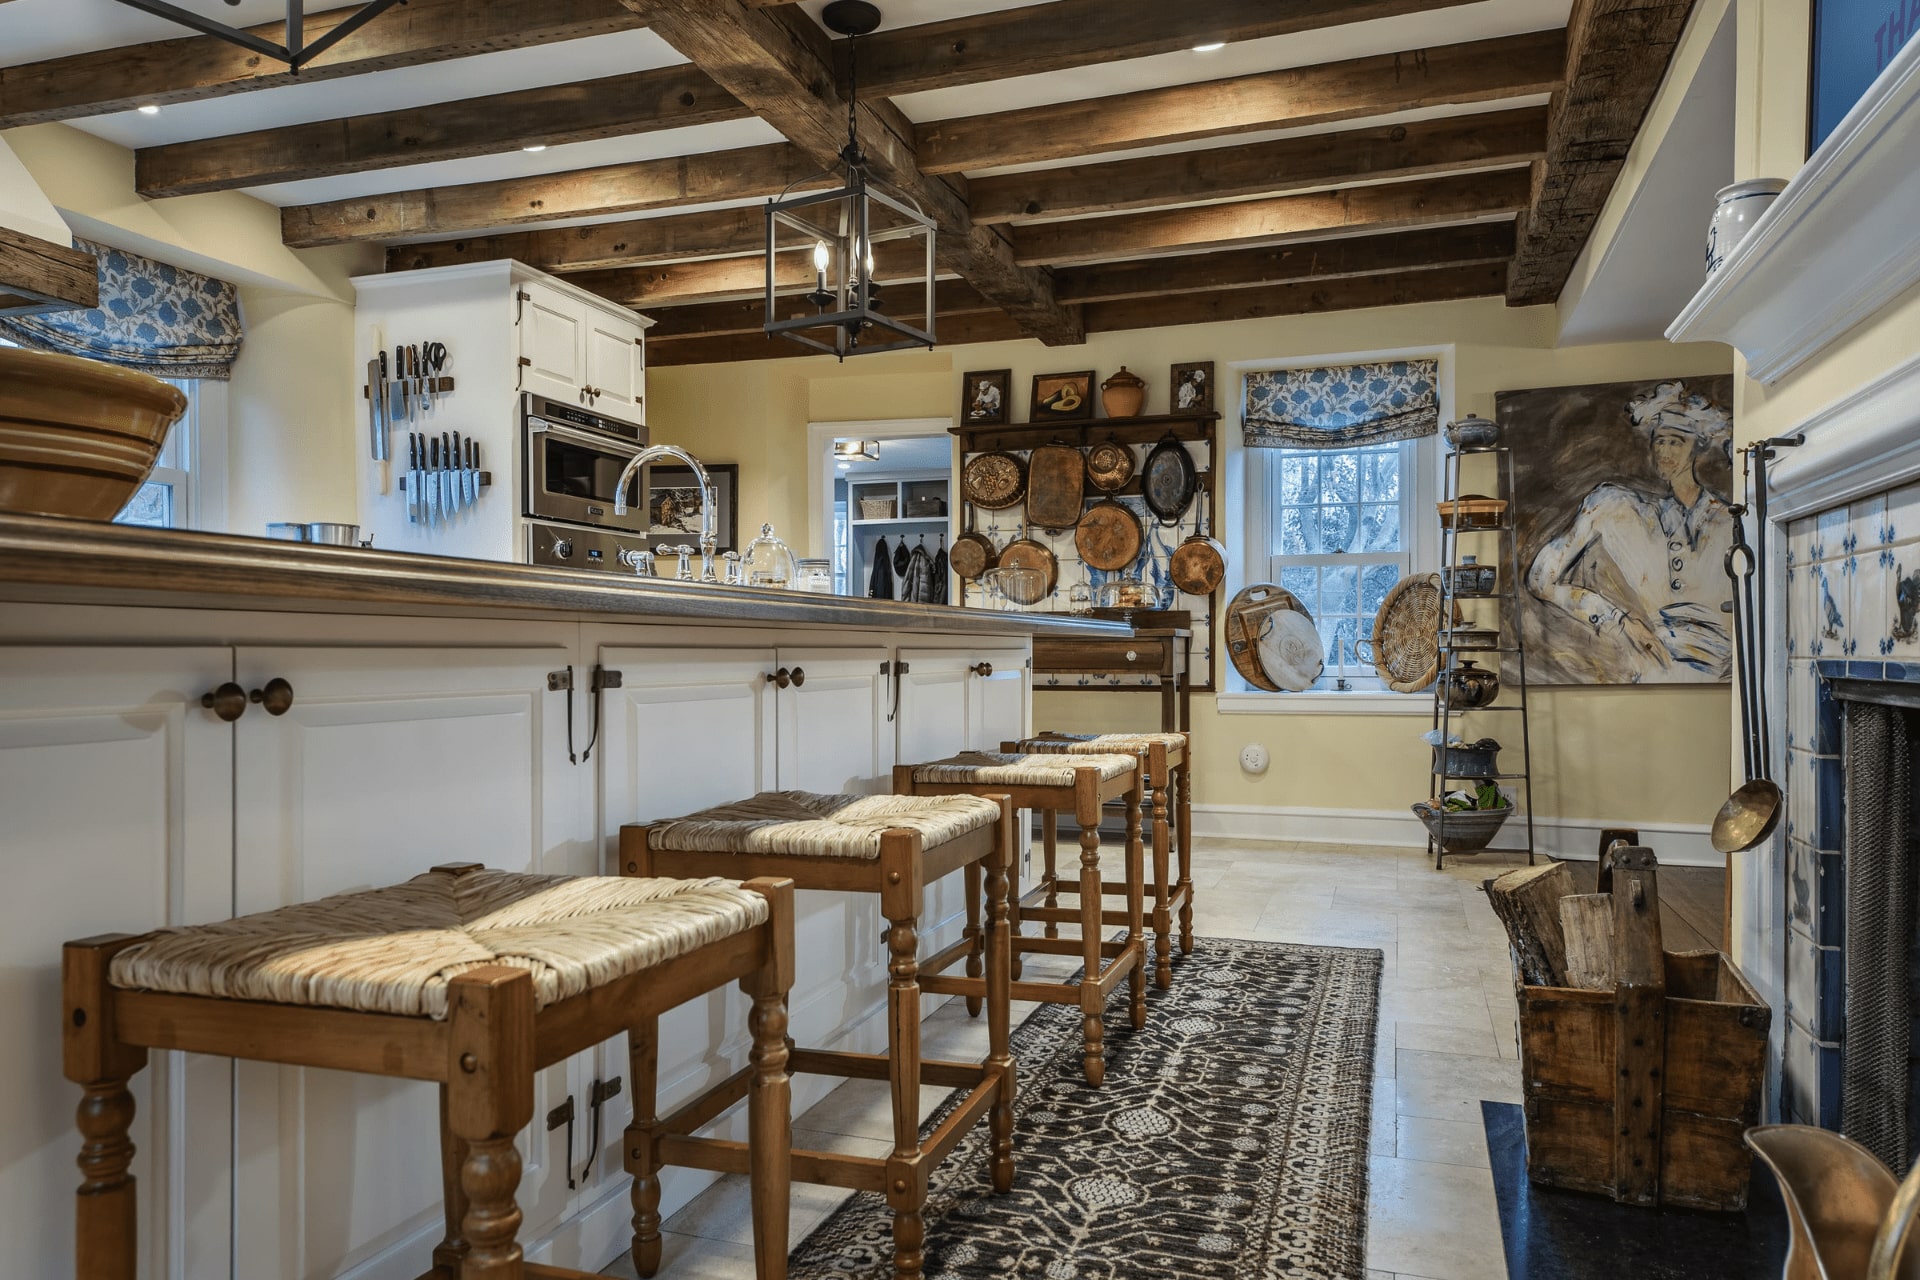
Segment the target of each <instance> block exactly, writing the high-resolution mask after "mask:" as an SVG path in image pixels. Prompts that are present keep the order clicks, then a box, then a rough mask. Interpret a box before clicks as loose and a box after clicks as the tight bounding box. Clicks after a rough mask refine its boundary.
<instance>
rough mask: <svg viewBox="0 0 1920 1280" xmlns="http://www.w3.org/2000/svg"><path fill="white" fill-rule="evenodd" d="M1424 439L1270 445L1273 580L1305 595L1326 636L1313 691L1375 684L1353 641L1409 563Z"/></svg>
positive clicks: (1368, 633) (1364, 632) (1369, 631)
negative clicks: (1306, 446) (1311, 445)
mask: <svg viewBox="0 0 1920 1280" xmlns="http://www.w3.org/2000/svg"><path fill="white" fill-rule="evenodd" d="M1426 453H1427V450H1426V449H1425V448H1423V447H1422V445H1421V443H1420V442H1419V441H1413V440H1407V441H1398V442H1394V443H1390V444H1381V445H1368V446H1364V447H1360V448H1353V449H1276V450H1271V451H1269V452H1268V462H1267V467H1268V472H1269V477H1268V483H1269V491H1268V492H1269V495H1270V498H1269V502H1268V511H1269V513H1270V517H1271V519H1270V526H1269V527H1270V530H1271V544H1272V545H1271V557H1272V563H1271V568H1270V581H1273V582H1277V583H1279V584H1280V585H1281V586H1282V587H1284V588H1286V589H1287V590H1288V591H1291V592H1292V593H1293V594H1294V595H1296V596H1298V597H1299V598H1300V602H1301V603H1302V604H1304V605H1306V607H1307V611H1308V612H1309V613H1311V614H1312V615H1313V619H1314V622H1315V623H1316V624H1317V625H1318V626H1319V629H1320V637H1321V640H1322V642H1323V643H1324V644H1325V646H1326V649H1325V654H1326V670H1325V672H1324V673H1323V674H1322V675H1321V677H1320V680H1319V681H1318V682H1317V683H1316V684H1315V685H1314V688H1315V689H1317V690H1357V689H1378V688H1379V687H1380V685H1379V681H1378V678H1377V677H1376V676H1375V675H1374V671H1373V667H1372V664H1371V663H1369V662H1367V661H1366V660H1365V657H1364V656H1363V651H1362V649H1361V648H1360V647H1358V646H1357V645H1356V642H1357V641H1362V640H1368V639H1370V638H1371V637H1372V635H1373V618H1374V614H1375V613H1377V612H1378V611H1379V609H1380V603H1381V601H1383V600H1385V599H1386V595H1387V592H1388V591H1389V590H1391V589H1392V587H1393V585H1394V584H1395V583H1396V582H1398V581H1400V579H1401V578H1403V577H1405V576H1406V575H1407V574H1409V573H1411V572H1412V571H1413V564H1414V545H1413V544H1414V538H1413V536H1412V534H1413V532H1414V530H1415V529H1416V527H1417V522H1418V519H1419V516H1418V511H1417V508H1416V507H1415V505H1414V501H1413V499H1414V495H1415V492H1416V490H1418V489H1419V488H1420V487H1421V486H1420V485H1419V484H1418V483H1417V480H1416V477H1417V475H1418V472H1419V460H1420V459H1421V458H1422V457H1423V456H1424V455H1425V454H1426Z"/></svg>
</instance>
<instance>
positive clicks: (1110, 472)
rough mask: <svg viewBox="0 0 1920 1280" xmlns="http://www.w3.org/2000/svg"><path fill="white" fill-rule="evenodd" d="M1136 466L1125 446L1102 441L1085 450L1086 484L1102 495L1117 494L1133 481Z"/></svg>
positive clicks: (1131, 454) (1110, 441) (1111, 441)
mask: <svg viewBox="0 0 1920 1280" xmlns="http://www.w3.org/2000/svg"><path fill="white" fill-rule="evenodd" d="M1137 466H1138V464H1137V463H1136V462H1135V460H1134V456H1133V450H1132V449H1131V448H1129V447H1128V446H1127V445H1124V444H1121V443H1120V442H1119V441H1118V440H1107V441H1103V442H1102V443H1100V444H1096V445H1094V446H1093V447H1092V448H1090V449H1088V450H1087V483H1088V484H1090V485H1092V486H1093V487H1094V488H1096V489H1098V490H1100V492H1102V493H1118V492H1119V491H1120V490H1121V489H1124V488H1125V487H1126V484H1127V481H1129V480H1131V479H1133V473H1134V471H1135V470H1136V469H1137Z"/></svg>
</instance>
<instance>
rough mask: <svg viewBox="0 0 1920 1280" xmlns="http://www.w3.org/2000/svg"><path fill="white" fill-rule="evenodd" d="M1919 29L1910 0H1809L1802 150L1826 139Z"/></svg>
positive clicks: (1918, 13)
mask: <svg viewBox="0 0 1920 1280" xmlns="http://www.w3.org/2000/svg"><path fill="white" fill-rule="evenodd" d="M1917 27H1920V5H1915V4H1914V3H1913V0H1813V57H1812V62H1813V67H1812V76H1813V80H1812V84H1811V86H1810V92H1809V93H1808V95H1807V98H1808V102H1807V152H1808V154H1809V155H1811V154H1812V153H1813V152H1814V151H1816V150H1818V149H1819V147H1820V144H1821V143H1823V142H1825V141H1826V140H1827V137H1828V135H1830V134H1831V133H1832V132H1833V131H1834V129H1836V128H1837V127H1839V124H1840V121H1841V120H1843V119H1845V118H1846V114H1847V112H1849V111H1851V110H1853V107H1854V104H1855V103H1857V102H1859V101H1860V99H1861V98H1862V97H1864V96H1865V94H1866V92H1867V90H1868V89H1869V88H1871V87H1872V85H1873V82H1874V81H1875V80H1877V79H1879V78H1880V73H1881V72H1882V71H1885V70H1886V69H1887V65H1888V64H1889V63H1891V62H1892V61H1893V60H1894V57H1895V56H1896V55H1897V54H1899V52H1900V50H1901V49H1903V48H1905V47H1906V45H1907V42H1908V41H1910V40H1912V39H1913V33H1914V30H1915V28H1917Z"/></svg>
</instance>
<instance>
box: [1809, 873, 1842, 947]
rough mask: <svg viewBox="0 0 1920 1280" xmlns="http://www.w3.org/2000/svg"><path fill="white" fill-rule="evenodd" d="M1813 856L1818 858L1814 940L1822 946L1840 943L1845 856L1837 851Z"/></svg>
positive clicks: (1836, 945) (1832, 945)
mask: <svg viewBox="0 0 1920 1280" xmlns="http://www.w3.org/2000/svg"><path fill="white" fill-rule="evenodd" d="M1816 856H1817V857H1818V858H1819V860H1820V878H1819V881H1818V883H1817V884H1816V885H1815V887H1814V904H1815V910H1816V912H1817V920H1816V923H1815V925H1814V930H1813V936H1814V940H1815V941H1817V942H1818V943H1819V944H1820V945H1821V946H1823V947H1839V946H1843V945H1845V943H1846V940H1847V934H1846V923H1847V878H1846V859H1845V857H1844V856H1843V855H1841V854H1838V853H1822V854H1818V855H1816Z"/></svg>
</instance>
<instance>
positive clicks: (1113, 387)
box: [1100, 365, 1147, 418]
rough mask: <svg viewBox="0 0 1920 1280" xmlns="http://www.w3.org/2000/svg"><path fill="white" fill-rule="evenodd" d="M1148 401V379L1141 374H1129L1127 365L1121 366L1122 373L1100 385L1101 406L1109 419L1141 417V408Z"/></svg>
mask: <svg viewBox="0 0 1920 1280" xmlns="http://www.w3.org/2000/svg"><path fill="white" fill-rule="evenodd" d="M1146 399H1147V383H1146V379H1144V378H1142V377H1141V376H1140V375H1139V374H1135V373H1128V372H1127V366H1125V365H1121V366H1120V372H1118V373H1116V374H1114V375H1113V376H1112V377H1111V378H1108V379H1107V380H1106V381H1105V382H1103V383H1101V384H1100V404H1101V407H1103V408H1104V409H1106V411H1107V416H1108V417H1109V418H1136V417H1139V416H1140V406H1141V405H1143V404H1145V403H1146Z"/></svg>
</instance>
